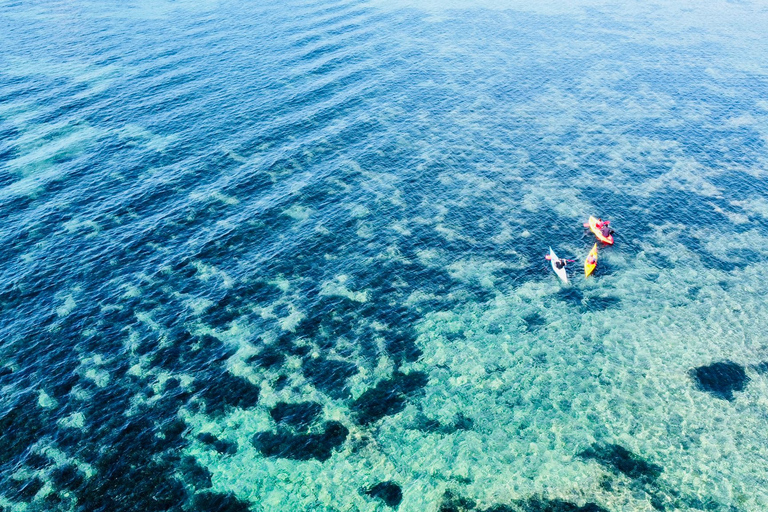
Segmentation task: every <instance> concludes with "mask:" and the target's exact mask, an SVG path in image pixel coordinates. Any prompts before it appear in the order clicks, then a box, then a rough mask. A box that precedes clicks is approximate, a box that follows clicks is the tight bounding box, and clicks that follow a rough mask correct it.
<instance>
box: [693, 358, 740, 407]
mask: <svg viewBox="0 0 768 512" xmlns="http://www.w3.org/2000/svg"><path fill="white" fill-rule="evenodd" d="M689 375H690V376H691V378H692V379H693V381H694V382H695V383H696V387H697V388H698V389H700V390H701V391H706V392H707V393H709V394H711V395H712V396H715V397H717V398H722V399H723V400H733V392H734V391H743V390H744V388H745V387H746V386H747V384H748V383H749V377H747V374H746V372H745V371H744V367H743V366H741V365H740V364H737V363H734V362H732V361H720V362H717V363H712V364H710V365H708V366H699V367H698V368H694V369H693V370H691V371H690V372H689Z"/></svg>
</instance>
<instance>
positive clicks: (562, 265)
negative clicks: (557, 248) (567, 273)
mask: <svg viewBox="0 0 768 512" xmlns="http://www.w3.org/2000/svg"><path fill="white" fill-rule="evenodd" d="M567 264H568V260H566V259H565V258H560V259H559V260H557V261H556V262H555V266H556V267H557V268H558V269H561V268H565V266H566V265H567Z"/></svg>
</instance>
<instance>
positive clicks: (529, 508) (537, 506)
mask: <svg viewBox="0 0 768 512" xmlns="http://www.w3.org/2000/svg"><path fill="white" fill-rule="evenodd" d="M519 507H520V508H519V509H512V508H506V509H505V508H496V507H492V508H490V509H488V510H487V512H506V511H515V512H517V510H519V511H520V512H608V509H605V508H603V507H601V506H600V505H598V504H597V503H594V502H587V503H586V504H584V505H581V506H579V505H576V504H575V503H570V502H568V501H564V500H560V499H553V500H549V499H546V498H540V497H532V498H529V499H528V500H526V501H523V502H521V503H520V504H519Z"/></svg>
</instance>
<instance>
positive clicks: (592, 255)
mask: <svg viewBox="0 0 768 512" xmlns="http://www.w3.org/2000/svg"><path fill="white" fill-rule="evenodd" d="M590 259H591V260H592V263H590ZM596 266H597V244H595V245H594V246H593V247H592V250H591V251H589V255H588V256H587V259H586V260H584V277H589V275H590V274H591V273H592V271H593V270H595V267H596Z"/></svg>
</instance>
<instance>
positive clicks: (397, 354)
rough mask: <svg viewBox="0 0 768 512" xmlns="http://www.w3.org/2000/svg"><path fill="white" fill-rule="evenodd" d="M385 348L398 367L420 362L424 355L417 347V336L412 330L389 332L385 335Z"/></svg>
mask: <svg viewBox="0 0 768 512" xmlns="http://www.w3.org/2000/svg"><path fill="white" fill-rule="evenodd" d="M384 346H385V347H386V349H387V353H388V354H389V355H390V357H392V360H393V361H394V362H395V363H396V364H398V365H400V364H402V363H404V362H414V361H418V359H419V358H420V357H421V354H422V352H421V349H420V348H419V347H418V346H417V345H416V336H415V334H414V333H413V332H412V331H410V330H406V331H394V332H388V333H387V334H386V335H385V344H384Z"/></svg>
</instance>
